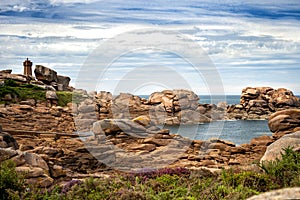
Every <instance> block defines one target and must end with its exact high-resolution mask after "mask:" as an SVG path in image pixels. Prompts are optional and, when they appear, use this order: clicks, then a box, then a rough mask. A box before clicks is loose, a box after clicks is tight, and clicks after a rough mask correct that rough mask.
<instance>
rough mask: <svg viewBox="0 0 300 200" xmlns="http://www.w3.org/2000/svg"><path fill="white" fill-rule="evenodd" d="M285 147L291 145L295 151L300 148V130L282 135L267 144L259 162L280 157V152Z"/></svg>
mask: <svg viewBox="0 0 300 200" xmlns="http://www.w3.org/2000/svg"><path fill="white" fill-rule="evenodd" d="M287 147H292V148H293V149H294V150H296V151H299V150H300V131H297V132H295V133H290V134H287V135H284V136H283V137H281V138H280V139H278V140H276V141H275V142H274V143H272V144H271V145H270V146H268V147H267V150H266V152H265V154H264V156H263V157H262V158H261V160H260V162H265V161H273V160H275V159H277V158H278V159H280V158H281V154H282V153H283V151H284V149H285V148H287Z"/></svg>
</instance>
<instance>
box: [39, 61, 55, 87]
mask: <svg viewBox="0 0 300 200" xmlns="http://www.w3.org/2000/svg"><path fill="white" fill-rule="evenodd" d="M34 74H35V77H36V79H37V80H39V81H42V82H43V83H45V84H47V85H49V84H51V83H52V82H57V81H58V77H57V72H56V71H54V70H52V69H50V68H48V67H45V66H43V65H36V66H35V70H34Z"/></svg>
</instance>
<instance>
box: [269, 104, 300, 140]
mask: <svg viewBox="0 0 300 200" xmlns="http://www.w3.org/2000/svg"><path fill="white" fill-rule="evenodd" d="M268 125H269V128H270V130H271V131H272V132H274V133H275V134H280V133H281V134H286V133H291V132H295V131H300V109H287V110H282V111H278V112H276V113H274V114H272V115H271V116H270V117H269V121H268Z"/></svg>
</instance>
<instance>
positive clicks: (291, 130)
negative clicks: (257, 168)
mask: <svg viewBox="0 0 300 200" xmlns="http://www.w3.org/2000/svg"><path fill="white" fill-rule="evenodd" d="M268 125H269V128H270V130H271V131H272V132H273V133H274V134H273V137H274V138H276V139H277V140H276V141H275V142H274V143H272V144H271V145H269V146H268V148H267V150H266V152H265V154H264V156H263V157H262V159H261V162H265V161H270V160H275V159H276V158H278V159H280V157H281V153H283V149H285V148H287V147H292V148H293V149H294V150H296V151H300V110H299V109H288V110H282V111H278V112H276V113H274V114H272V115H271V116H270V118H269V122H268Z"/></svg>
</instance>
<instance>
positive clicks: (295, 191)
mask: <svg viewBox="0 0 300 200" xmlns="http://www.w3.org/2000/svg"><path fill="white" fill-rule="evenodd" d="M266 199H268V200H279V199H300V187H294V188H284V189H279V190H273V191H269V192H265V193H262V194H259V195H255V196H252V197H250V198H248V199H247V200H266Z"/></svg>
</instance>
